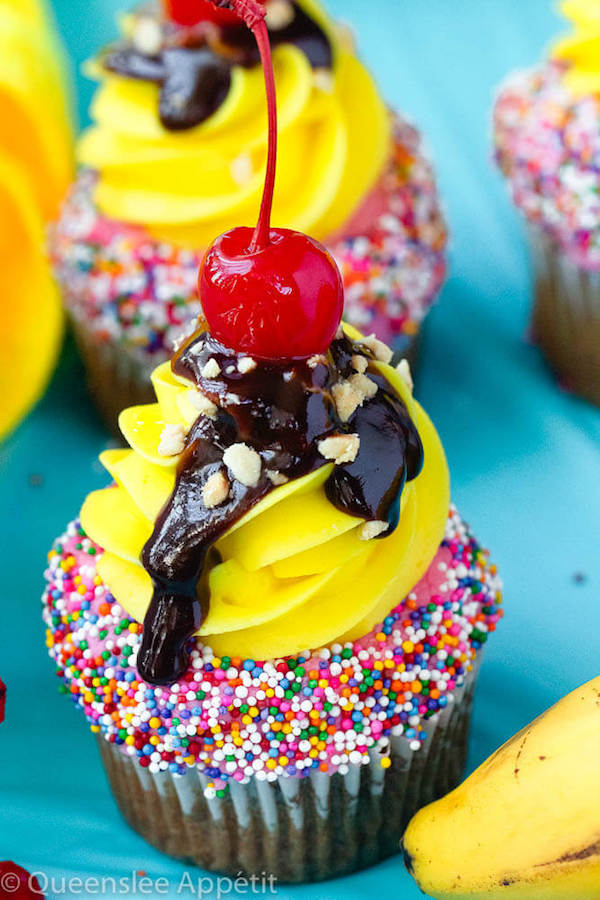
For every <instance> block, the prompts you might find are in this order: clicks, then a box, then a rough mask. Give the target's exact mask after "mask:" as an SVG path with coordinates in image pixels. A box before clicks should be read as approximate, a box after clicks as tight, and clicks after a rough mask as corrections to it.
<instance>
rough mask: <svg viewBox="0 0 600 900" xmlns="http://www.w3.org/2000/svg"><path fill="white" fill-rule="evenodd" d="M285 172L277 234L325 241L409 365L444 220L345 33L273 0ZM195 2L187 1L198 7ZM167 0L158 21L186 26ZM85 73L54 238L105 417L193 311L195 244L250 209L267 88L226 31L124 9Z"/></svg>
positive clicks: (364, 323)
mask: <svg viewBox="0 0 600 900" xmlns="http://www.w3.org/2000/svg"><path fill="white" fill-rule="evenodd" d="M267 6H268V13H269V21H270V31H271V40H272V42H273V44H274V46H275V48H276V50H275V63H276V77H277V82H278V90H279V104H280V133H281V142H282V153H281V156H282V160H283V162H282V166H281V168H280V172H279V176H278V184H277V193H276V200H275V217H274V221H275V223H276V224H281V225H286V226H290V227H297V228H301V229H304V230H308V231H310V233H311V234H313V235H315V236H316V237H317V238H320V239H323V240H326V241H327V242H328V244H329V246H330V248H331V249H332V251H333V252H334V254H335V256H336V258H337V259H338V262H339V264H340V267H341V270H342V273H343V276H344V281H345V284H346V315H347V317H348V319H349V321H351V322H353V323H354V324H356V325H358V326H359V327H361V329H362V330H363V331H365V332H366V333H368V332H370V331H373V330H374V331H376V332H377V333H378V334H379V335H380V337H383V338H384V339H386V340H389V341H392V342H393V343H394V346H395V347H397V349H398V350H400V351H401V352H402V353H403V355H406V354H407V352H408V351H409V349H410V347H411V345H412V344H413V342H414V337H415V335H416V333H417V332H418V328H419V325H420V322H421V320H422V318H423V316H424V314H425V312H426V310H427V308H428V307H429V306H430V304H431V302H432V300H433V298H434V297H435V295H436V293H437V291H438V290H439V287H440V285H441V283H442V280H443V275H444V255H443V251H444V246H445V240H446V236H445V228H444V223H443V220H442V217H441V214H440V210H439V206H438V200H437V194H436V189H435V184H434V181H433V175H432V171H431V168H430V166H429V163H428V162H427V160H426V159H425V157H424V156H423V152H422V149H421V144H420V139H419V136H418V134H417V132H416V131H415V130H414V129H413V128H412V127H411V126H410V125H408V124H407V123H406V122H405V121H404V120H403V119H402V118H401V117H400V116H398V115H391V114H390V112H389V111H388V109H387V108H386V106H385V104H384V102H383V101H382V99H381V98H380V96H379V95H378V93H377V90H376V88H375V85H374V83H373V81H372V79H371V77H370V76H369V75H368V73H367V72H366V70H365V69H364V68H363V66H362V65H361V64H360V63H359V62H358V60H357V59H356V56H355V54H354V50H353V48H352V46H351V41H350V38H349V36H348V34H347V33H346V32H345V31H342V30H341V29H340V28H339V27H338V26H336V25H334V24H333V23H332V22H331V21H330V20H329V19H328V18H327V16H326V15H325V14H324V12H323V10H322V9H321V8H320V7H319V6H318V4H316V3H314V2H312V0H311V2H305V0H301V2H300V3H288V2H281V0H272V2H270V3H269V4H267ZM195 8H198V9H200V7H198V6H197V7H195ZM184 12H185V9H184V10H182V8H180V6H179V4H172V5H171V14H172V16H175V17H176V18H179V19H182V20H183V21H184V22H187V21H189V20H188V19H186V16H185V15H184V14H183V13H184ZM122 30H123V39H122V42H121V43H120V44H118V45H115V46H114V47H112V48H109V49H108V50H107V51H105V52H104V53H103V54H102V56H101V57H100V58H99V59H98V60H97V61H96V63H95V64H94V65H93V71H94V73H95V75H96V76H97V77H98V78H99V79H100V81H101V84H100V87H99V90H98V92H97V94H96V97H95V99H94V102H93V104H92V109H91V113H92V118H93V120H94V125H93V126H92V128H91V129H90V130H89V131H88V132H87V133H85V134H84V136H83V137H82V139H81V143H80V147H79V160H80V162H81V164H82V171H81V175H80V177H79V180H78V181H77V183H76V185H75V186H74V189H73V191H72V193H71V195H70V197H69V199H68V201H67V203H66V205H65V208H64V211H63V215H62V218H61V220H60V222H59V223H58V225H57V227H56V229H55V230H54V233H53V236H52V252H53V256H54V260H55V267H56V271H57V274H58V276H59V279H60V281H61V283H62V286H63V292H64V296H65V302H66V304H67V307H68V309H69V310H70V313H71V317H72V319H73V321H74V324H75V329H76V333H77V336H78V341H79V343H80V345H81V347H82V349H83V352H84V356H85V358H86V360H87V363H88V371H89V374H90V381H91V385H92V389H93V391H94V394H95V396H96V397H97V399H98V401H99V403H100V405H101V407H102V408H103V410H104V411H105V413H106V414H107V416H108V417H109V419H110V420H111V421H113V422H114V419H115V415H116V413H117V412H118V410H119V409H121V408H122V407H123V406H126V405H127V404H128V403H132V402H137V401H139V400H140V399H148V393H147V392H148V388H147V384H148V377H149V374H150V372H151V371H152V369H153V368H154V367H155V365H156V364H157V363H158V362H160V361H162V360H163V359H165V358H166V357H167V356H168V355H169V353H170V351H171V349H172V340H173V337H174V335H176V334H177V333H178V332H179V331H180V330H181V327H182V325H185V324H186V323H187V322H189V321H193V319H194V318H195V316H196V315H197V314H198V311H199V304H198V300H197V294H196V291H195V280H196V272H197V268H198V263H199V261H200V259H201V257H202V254H203V252H204V249H205V248H206V246H207V244H208V242H209V241H210V240H211V239H212V238H213V237H214V236H215V234H218V233H219V232H221V231H223V230H225V229H226V228H227V227H229V226H230V225H232V224H233V223H237V222H241V223H247V222H249V221H252V220H253V218H254V217H255V215H256V212H257V208H258V203H259V199H260V189H261V184H262V172H263V168H264V161H265V153H266V142H265V139H264V134H265V132H264V119H263V116H264V92H263V87H262V82H261V76H260V72H259V70H258V69H257V68H256V66H254V63H255V62H256V57H255V55H254V51H253V49H252V45H251V44H250V43H249V42H248V41H247V40H246V39H245V36H244V35H243V32H242V31H241V29H240V28H237V27H235V26H234V27H232V26H231V25H230V24H228V23H227V22H225V24H219V23H211V22H208V23H207V22H206V21H203V22H201V23H199V24H198V25H196V26H195V27H193V28H192V30H191V31H190V30H189V29H188V30H186V29H183V30H182V28H181V27H177V26H176V25H175V24H174V23H173V22H172V21H170V20H166V19H164V18H162V17H161V16H160V15H159V13H158V10H155V11H154V12H152V11H150V12H149V11H148V8H147V7H146V8H144V9H143V10H141V11H140V12H138V13H133V14H132V15H129V16H126V17H125V18H124V20H123V24H122Z"/></svg>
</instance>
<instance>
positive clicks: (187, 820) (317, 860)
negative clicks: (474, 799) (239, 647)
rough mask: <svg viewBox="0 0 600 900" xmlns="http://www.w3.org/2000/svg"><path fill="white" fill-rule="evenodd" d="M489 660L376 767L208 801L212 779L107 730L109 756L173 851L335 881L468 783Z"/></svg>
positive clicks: (120, 785)
mask: <svg viewBox="0 0 600 900" xmlns="http://www.w3.org/2000/svg"><path fill="white" fill-rule="evenodd" d="M479 664H480V659H477V660H476V662H475V664H474V667H473V670H472V672H470V673H469V674H468V675H467V677H466V679H465V683H464V685H463V686H462V687H460V688H457V689H456V690H455V691H454V693H453V695H452V696H449V697H448V700H449V702H448V705H447V706H446V707H445V708H444V709H443V710H442V711H441V712H440V713H438V714H437V715H436V716H435V717H434V718H432V719H429V720H428V721H426V722H424V723H423V725H422V727H423V729H424V730H425V731H426V732H427V738H426V740H425V742H424V744H423V746H422V747H421V748H420V749H419V750H416V751H414V750H411V749H410V746H409V741H408V740H407V739H406V738H405V737H403V736H402V735H397V736H392V737H391V738H389V739H387V740H384V741H383V743H382V742H380V744H379V746H378V748H377V749H373V750H371V751H370V753H369V756H370V760H369V764H368V765H360V764H350V765H349V767H348V768H349V771H348V773H347V774H345V775H342V774H340V773H335V774H333V775H329V774H327V773H323V772H311V773H310V774H309V775H307V776H306V777H304V778H295V777H285V778H278V779H277V780H275V781H266V780H259V779H257V778H252V779H251V780H250V781H249V782H248V783H247V784H239V783H238V782H233V781H232V782H231V784H230V789H229V792H228V794H227V795H226V796H225V797H224V798H217V797H215V798H207V797H206V796H205V789H206V787H207V785H208V784H209V782H210V781H211V779H210V778H209V777H208V776H206V775H203V774H201V773H200V772H199V771H198V770H197V769H189V770H188V772H186V774H185V775H182V776H177V775H172V774H171V773H169V772H159V773H157V774H153V773H150V772H148V770H147V769H144V768H142V767H141V766H140V765H139V763H138V762H137V759H136V758H135V757H130V756H127V755H125V754H124V753H123V752H122V750H121V748H119V747H118V746H115V745H114V744H109V743H108V742H107V741H105V740H104V739H103V738H102V736H100V735H99V736H98V745H99V748H100V754H101V756H102V760H103V763H104V766H105V768H106V772H107V774H108V779H109V782H110V785H111V787H112V790H113V793H114V796H115V798H116V800H117V803H118V805H119V807H120V810H121V812H122V814H123V816H124V817H125V819H126V820H127V821H128V822H129V824H130V825H131V826H132V828H134V829H135V830H136V831H137V832H139V833H140V834H141V835H142V836H143V837H145V838H146V840H147V841H148V842H149V843H151V844H153V845H154V846H155V847H157V848H158V849H159V850H161V851H163V852H164V853H167V854H169V855H170V856H174V857H177V858H178V859H183V860H185V861H187V862H190V863H195V864H196V865H198V866H199V867H201V868H203V869H208V870H210V871H215V872H223V873H226V874H229V875H233V876H237V875H239V874H240V873H241V874H245V875H257V876H259V877H262V876H265V875H266V876H269V875H272V876H274V878H275V879H277V880H278V881H282V882H301V881H304V882H306V881H319V880H323V879H326V878H334V877H337V876H340V875H345V874H348V873H350V872H353V871H356V870H357V869H362V868H365V867H366V866H370V865H373V864H374V863H377V862H379V861H380V860H382V859H385V858H386V857H388V856H391V855H392V854H394V853H397V852H399V844H400V839H401V837H402V834H403V832H404V829H405V828H406V825H407V824H408V821H409V820H410V818H411V817H412V816H413V814H414V813H415V812H416V811H417V809H419V808H420V807H422V806H425V805H426V804H427V803H430V802H431V801H433V800H435V799H437V798H438V797H440V796H442V795H443V794H445V793H447V792H448V791H450V790H452V789H453V788H454V787H456V785H457V784H458V783H459V781H460V779H461V776H462V773H463V769H464V765H465V761H466V754H467V737H468V731H469V721H470V717H471V707H472V701H473V692H474V689H475V682H476V679H477V672H478V669H479ZM383 755H385V756H389V758H390V763H391V764H390V765H389V767H388V768H384V767H383V766H382V765H381V758H382V756H383Z"/></svg>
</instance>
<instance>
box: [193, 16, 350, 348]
mask: <svg viewBox="0 0 600 900" xmlns="http://www.w3.org/2000/svg"><path fill="white" fill-rule="evenodd" d="M232 4H233V6H234V7H235V9H236V10H237V11H238V12H239V14H240V16H241V17H242V18H243V19H244V22H245V23H246V25H247V26H248V27H249V28H250V29H252V31H253V32H254V35H255V37H256V41H257V44H258V48H259V51H260V56H261V60H262V63H263V69H264V75H265V87H266V93H267V110H268V119H269V152H268V156H267V171H266V176H265V188H264V192H263V198H262V204H261V208H260V215H259V219H258V225H257V226H256V229H254V231H253V230H252V229H250V228H234V229H233V230H232V231H228V232H226V233H225V234H222V235H221V237H219V238H217V240H216V241H215V242H214V244H213V245H212V246H211V247H209V249H208V251H207V253H206V256H205V257H204V261H203V263H202V267H201V269H200V276H199V279H198V287H199V290H200V298H201V301H202V307H203V309H204V315H205V317H206V319H207V321H208V324H209V326H210V330H211V332H212V334H214V335H215V337H217V338H218V339H219V340H220V341H222V343H224V344H226V345H227V346H229V347H231V348H232V349H233V350H237V351H240V352H244V353H248V354H251V355H252V356H255V357H257V358H258V359H270V360H277V359H302V358H306V357H309V356H313V355H314V354H317V353H323V352H324V351H325V350H327V348H328V347H329V345H330V343H331V341H332V340H333V337H334V335H335V333H336V331H337V328H338V325H339V324H340V321H341V318H342V308H343V303H344V289H343V284H342V276H341V274H340V272H339V269H338V267H337V266H336V264H335V262H334V260H333V258H332V257H331V256H330V255H329V253H328V252H327V250H326V249H325V247H323V246H322V245H321V244H319V243H318V242H317V241H314V240H313V239H312V238H309V237H307V236H306V235H304V234H300V232H298V231H290V230H289V229H286V228H271V227H270V219H271V209H272V206H273V193H274V190H275V169H276V160H277V104H276V99H275V76H274V73H273V60H272V57H271V47H270V44H269V34H268V31H267V26H266V24H265V11H264V8H263V7H262V6H261V4H260V3H258V2H257V0H232Z"/></svg>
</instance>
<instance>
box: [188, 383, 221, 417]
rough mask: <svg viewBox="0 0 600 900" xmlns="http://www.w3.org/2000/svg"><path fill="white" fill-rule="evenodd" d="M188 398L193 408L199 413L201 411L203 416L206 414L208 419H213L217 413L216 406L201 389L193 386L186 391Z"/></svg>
mask: <svg viewBox="0 0 600 900" xmlns="http://www.w3.org/2000/svg"><path fill="white" fill-rule="evenodd" d="M187 397H188V400H189V401H190V403H191V405H192V406H193V407H194V409H197V410H198V412H199V413H202V415H203V416H208V417H209V418H210V419H214V417H215V416H216V414H217V409H218V407H217V406H216V404H215V403H213V402H212V400H209V399H208V397H207V396H205V394H203V393H202V391H198V390H196V389H195V388H192V390H190V391H188V392H187Z"/></svg>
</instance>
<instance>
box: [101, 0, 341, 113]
mask: <svg viewBox="0 0 600 900" xmlns="http://www.w3.org/2000/svg"><path fill="white" fill-rule="evenodd" d="M292 9H293V14H294V18H293V19H292V20H291V21H290V23H289V24H287V25H286V26H285V27H284V28H279V29H277V30H272V31H270V32H269V36H270V41H271V45H272V46H273V47H276V46H277V45H278V44H294V45H295V46H297V47H298V48H299V49H300V50H302V52H303V53H304V54H305V55H306V57H307V59H308V61H309V62H310V64H311V66H313V68H331V66H332V62H333V55H332V49H331V44H330V42H329V38H328V37H327V35H326V34H325V32H324V31H323V30H322V29H321V28H320V26H319V25H318V24H317V23H316V22H315V21H313V19H311V18H310V17H309V16H308V15H307V14H306V13H305V12H304V10H303V9H301V7H300V6H298V4H296V3H293V4H292ZM259 62H260V54H259V52H258V48H257V45H256V41H255V40H254V37H253V35H252V32H251V31H249V29H248V28H246V26H245V25H243V24H240V25H239V26H227V27H220V28H216V27H210V28H202V27H200V28H196V29H187V30H185V31H183V32H182V31H181V30H177V31H175V32H172V33H171V32H165V39H164V42H163V46H162V47H161V49H160V50H159V51H158V52H157V53H156V54H155V55H147V54H145V53H143V52H142V50H140V49H138V48H137V47H136V46H135V45H134V44H133V43H125V44H119V45H115V46H114V47H112V48H109V50H108V51H107V53H106V55H105V56H104V58H103V60H102V63H103V65H104V67H105V68H106V69H108V70H109V71H110V72H116V73H117V74H118V75H124V76H125V77H127V78H136V79H139V80H141V81H151V82H153V83H155V84H158V85H160V101H159V117H160V121H161V122H162V124H163V125H164V127H165V128H167V129H168V130H169V131H183V130H186V129H188V128H193V127H194V126H195V125H199V124H200V123H201V122H204V121H205V120H206V119H208V118H209V117H210V116H211V115H213V113H214V112H216V110H217V109H219V107H220V106H221V104H222V103H223V101H224V100H225V98H226V97H227V94H228V93H229V88H230V85H231V69H232V67H233V66H234V65H241V66H244V67H250V66H255V65H258V63H259Z"/></svg>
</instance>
